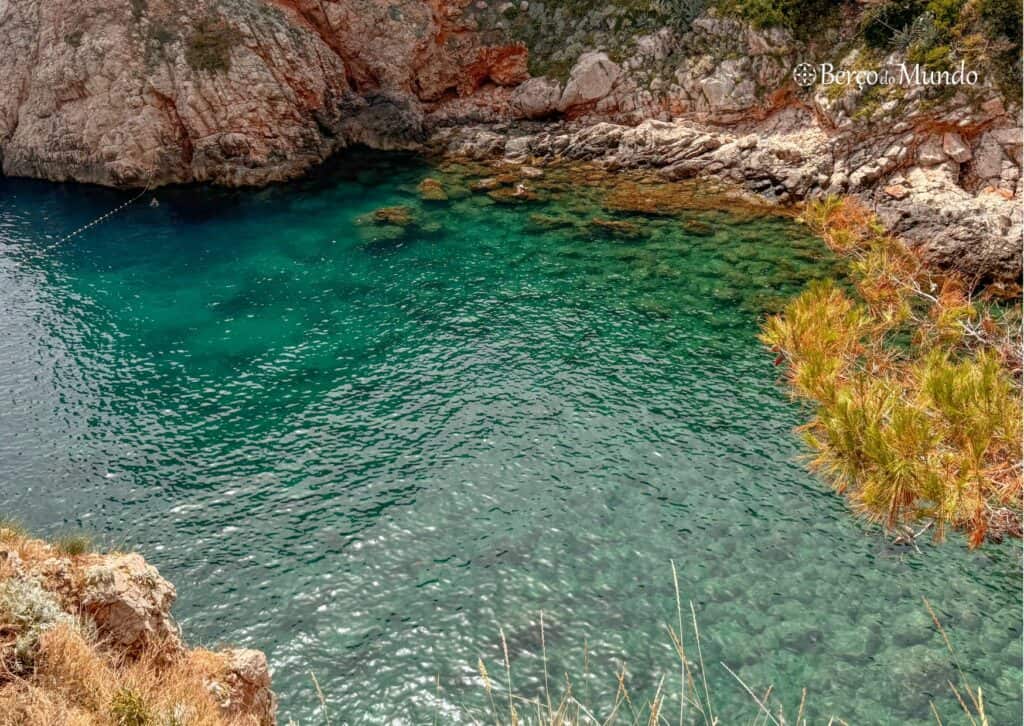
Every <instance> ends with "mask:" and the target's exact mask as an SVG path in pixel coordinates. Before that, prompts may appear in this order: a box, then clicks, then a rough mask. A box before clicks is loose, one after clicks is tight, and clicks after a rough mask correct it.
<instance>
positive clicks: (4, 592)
mask: <svg viewBox="0 0 1024 726" xmlns="http://www.w3.org/2000/svg"><path fill="white" fill-rule="evenodd" d="M61 623H66V624H68V625H74V619H73V618H72V617H71V616H70V615H69V614H68V613H66V612H64V611H63V610H61V608H60V605H59V604H58V603H57V601H56V600H55V599H54V597H53V595H51V594H50V593H48V592H47V591H46V590H44V589H43V588H42V587H41V586H40V585H39V583H38V582H36V581H35V580H30V579H26V578H20V577H11V578H9V579H6V580H3V581H0V624H2V626H3V629H4V630H9V631H12V634H13V636H14V659H15V662H14V663H8V664H7V666H8V667H13V668H14V669H15V670H17V671H23V670H26V669H28V668H30V667H31V665H32V663H33V661H34V660H35V653H36V650H37V648H38V645H39V636H40V635H42V634H43V633H44V632H46V631H47V630H49V629H50V628H52V627H54V626H56V625H59V624H61Z"/></svg>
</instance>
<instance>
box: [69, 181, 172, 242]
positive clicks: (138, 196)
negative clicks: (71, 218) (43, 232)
mask: <svg viewBox="0 0 1024 726" xmlns="http://www.w3.org/2000/svg"><path fill="white" fill-rule="evenodd" d="M152 184H153V180H152V179H150V180H149V181H148V182H146V188H145V189H143V190H142V191H141V192H139V193H138V194H136V195H135V196H134V197H132V198H131V199H129V200H128V201H127V202H125V203H124V204H122V205H120V206H118V207H114V208H113V209H111V210H110V211H109V212H107V213H106V214H101V215H100V216H99V217H96V219H94V220H92V221H91V222H89V223H88V224H85V225H82V226H81V227H79V228H78V229H76V230H75V231H74V232H72V233H71V234H68V235H65V236H63V237H61V238H60V239H59V240H57V241H56V242H54V243H53V244H55V245H58V244H62V243H64V242H67V241H68V240H69V239H73V238H75V237H77V236H78V235H80V234H82V233H83V232H85V231H86V230H89V229H92V228H93V227H95V226H96V225H97V224H100V223H102V222H105V221H106V220H108V219H110V218H111V217H113V216H114V215H115V214H117V213H118V212H120V211H121V210H123V209H124V208H125V207H128V206H130V205H132V204H134V203H135V202H137V201H139V200H140V199H141V198H142V196H143V195H144V194H145V193H146V192H148V191H149V187H150V186H151V185H152ZM51 246H52V245H51Z"/></svg>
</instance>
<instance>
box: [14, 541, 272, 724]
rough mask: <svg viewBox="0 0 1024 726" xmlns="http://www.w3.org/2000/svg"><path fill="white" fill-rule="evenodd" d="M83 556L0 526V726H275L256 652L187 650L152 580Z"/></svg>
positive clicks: (127, 559) (163, 587) (137, 563)
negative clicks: (99, 725) (80, 725)
mask: <svg viewBox="0 0 1024 726" xmlns="http://www.w3.org/2000/svg"><path fill="white" fill-rule="evenodd" d="M88 549H89V548H88V546H87V545H86V544H85V542H84V540H81V541H80V538H73V539H71V540H69V541H66V542H63V543H61V542H58V543H57V544H56V545H52V544H49V543H47V542H43V541H41V540H37V539H32V538H29V537H27V536H25V535H24V533H22V532H21V531H20V530H19V529H18V528H16V527H13V526H11V525H9V524H4V523H0V724H16V723H17V724H24V723H98V722H103V723H107V722H108V721H109V722H111V723H156V722H159V723H178V722H184V721H185V720H189V722H192V721H191V719H192V718H195V719H196V721H195V722H196V723H200V722H201V723H223V724H236V725H238V726H241V725H242V724H249V725H251V726H273V725H274V724H276V723H277V720H276V709H277V705H276V704H277V701H276V697H275V696H274V693H273V691H272V690H271V684H270V672H269V669H268V666H267V659H266V656H265V655H264V654H263V653H262V652H260V651H258V650H251V649H245V648H228V649H224V650H218V651H208V650H202V649H198V648H195V649H191V648H188V647H187V646H186V645H185V644H184V642H183V641H182V637H181V631H180V628H179V627H178V624H177V622H175V620H174V618H173V617H172V616H171V612H170V611H171V606H172V604H173V603H174V600H175V597H176V592H175V589H174V586H173V585H172V584H171V583H170V582H168V581H167V580H165V579H164V578H163V577H161V576H160V573H159V572H157V570H156V568H154V567H153V566H152V565H150V564H148V563H147V562H146V561H145V560H144V559H143V558H142V557H141V556H140V555H138V554H134V553H121V552H113V553H108V554H98V553H93V552H89V551H88ZM147 687H148V689H149V690H147ZM168 699H169V700H168ZM119 709H120V710H119ZM122 711H123V713H122ZM156 711H160V713H157V712H156ZM165 711H166V713H164V712H165ZM133 714H134V715H133ZM140 714H141V715H140ZM93 715H96V716H98V717H99V721H93V720H91V717H92V716H93ZM143 716H146V717H148V718H153V719H156V720H154V721H148V720H144V719H143V720H139V719H142V718H143ZM204 717H205V718H204ZM132 718H135V719H136V720H132ZM209 719H214V720H212V721H211V720H209Z"/></svg>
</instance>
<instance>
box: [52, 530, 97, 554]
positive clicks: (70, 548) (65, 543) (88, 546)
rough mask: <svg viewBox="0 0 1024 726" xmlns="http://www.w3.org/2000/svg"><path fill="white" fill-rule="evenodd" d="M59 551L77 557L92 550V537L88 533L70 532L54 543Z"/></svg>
mask: <svg viewBox="0 0 1024 726" xmlns="http://www.w3.org/2000/svg"><path fill="white" fill-rule="evenodd" d="M53 544H54V547H56V548H57V551H58V552H60V553H61V554H63V555H68V556H69V557H77V556H78V555H84V554H86V553H88V552H92V547H93V542H92V538H91V537H90V536H89V535H87V534H69V535H65V536H64V537H61V538H60V539H58V540H57V541H56V542H54V543H53Z"/></svg>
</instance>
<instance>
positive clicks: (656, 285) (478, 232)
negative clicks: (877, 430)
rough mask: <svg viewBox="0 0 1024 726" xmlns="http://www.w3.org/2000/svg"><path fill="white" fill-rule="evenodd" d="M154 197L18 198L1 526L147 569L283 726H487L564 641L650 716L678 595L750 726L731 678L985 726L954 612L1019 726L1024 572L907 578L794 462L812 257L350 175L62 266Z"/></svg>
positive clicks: (953, 563)
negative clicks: (775, 330)
mask: <svg viewBox="0 0 1024 726" xmlns="http://www.w3.org/2000/svg"><path fill="white" fill-rule="evenodd" d="M429 175H432V176H434V177H436V178H439V179H442V180H443V181H445V183H446V184H447V185H448V187H449V190H450V192H451V193H452V198H451V199H450V200H449V201H448V202H437V203H421V202H420V201H419V198H418V196H417V194H416V183H417V182H418V181H420V180H421V179H423V178H424V177H426V176H429ZM128 196H130V195H128V194H125V193H119V192H114V191H110V190H102V189H95V188H89V187H80V186H72V185H50V184H44V183H37V182H28V181H19V180H0V511H2V512H3V513H4V514H6V515H8V516H16V517H19V518H21V519H22V520H23V521H25V522H26V523H27V524H28V525H29V526H30V527H31V528H32V529H34V530H35V531H37V532H39V533H41V534H44V535H54V534H58V533H61V532H66V531H69V530H72V531H75V530H87V531H90V532H94V533H98V535H99V538H100V540H101V541H103V542H105V543H107V544H108V545H116V546H121V547H129V548H134V549H137V550H139V551H141V552H142V553H143V554H144V555H145V556H146V557H147V558H148V559H149V560H150V561H151V562H153V563H154V564H156V565H157V566H158V567H159V568H160V570H161V572H162V573H163V574H164V575H165V576H166V577H168V578H169V579H170V580H172V581H173V582H174V583H175V584H176V585H177V587H178V592H179V601H178V604H177V606H176V613H177V615H178V616H179V618H180V619H181V620H182V621H183V625H184V628H185V632H186V633H187V634H188V636H189V637H190V638H191V639H192V640H193V642H202V643H204V644H207V645H216V644H218V643H222V642H230V643H237V644H244V645H248V646H252V647H258V648H261V649H263V650H264V651H266V653H267V654H268V656H269V658H270V660H271V663H272V665H273V667H274V670H275V684H276V687H277V691H278V693H279V694H280V697H281V716H282V722H285V721H286V720H287V718H288V717H292V718H295V719H296V720H297V721H298V722H299V723H302V724H306V723H319V722H320V720H319V718H320V715H319V713H318V706H317V698H316V695H315V691H314V688H313V685H312V682H311V679H310V676H309V673H310V672H313V673H315V674H316V676H317V679H318V681H319V683H320V685H321V687H322V688H323V691H324V693H325V695H326V697H327V702H328V709H329V711H330V715H331V717H332V718H333V720H334V723H336V724H337V723H358V724H375V723H411V724H427V723H434V722H435V719H437V722H439V723H448V722H456V721H460V720H461V721H468V720H469V718H470V715H469V714H472V713H478V712H476V711H474V709H479V708H481V707H483V705H484V704H485V696H484V694H483V691H482V689H481V687H480V685H479V678H478V677H477V675H476V673H477V670H476V668H477V666H476V663H477V658H478V657H482V658H483V659H484V660H485V662H486V663H487V664H488V669H489V671H490V672H491V674H492V675H493V676H494V677H495V680H496V681H499V682H500V681H501V680H502V677H501V675H500V674H501V673H502V671H503V667H502V666H501V665H500V659H501V646H500V642H499V628H502V629H503V630H504V632H505V634H506V636H507V639H508V644H509V650H510V657H511V660H512V669H513V674H512V678H513V683H514V685H515V686H516V688H517V690H518V691H520V692H521V693H523V694H524V695H526V696H532V695H533V694H534V693H535V692H536V689H537V687H538V684H539V683H541V682H542V663H541V658H540V654H541V644H540V637H539V617H540V612H541V611H542V610H543V612H544V619H545V624H546V634H545V636H546V637H545V644H546V649H547V657H548V661H549V671H550V673H551V674H552V680H558V681H561V680H562V674H563V673H565V672H568V673H570V674H572V675H573V678H574V681H575V682H576V692H577V693H578V694H581V695H588V694H589V695H590V696H591V698H590V700H591V701H593V702H595V703H596V704H597V706H598V707H599V706H600V705H601V704H602V703H608V702H609V701H610V696H611V694H613V692H614V689H615V677H614V674H615V671H616V669H617V668H618V667H619V664H620V663H622V662H625V664H626V668H627V671H628V673H629V684H630V687H631V689H632V691H633V695H634V697H635V698H636V699H637V700H638V701H641V702H642V700H643V699H644V697H645V696H646V697H648V698H649V697H650V696H651V695H652V694H653V691H654V689H655V687H656V685H657V683H658V680H659V678H661V676H662V675H663V674H665V675H667V676H668V677H669V678H670V679H671V678H673V674H675V673H677V664H676V662H675V660H674V654H673V648H672V645H671V642H670V641H669V639H668V637H667V635H666V634H665V630H664V624H665V623H666V622H675V618H676V615H675V595H674V591H673V586H672V578H671V570H670V561H672V560H674V561H675V563H676V566H677V568H678V571H679V577H680V586H681V589H682V597H683V600H684V607H687V606H686V601H687V600H692V601H693V604H694V608H695V610H696V613H697V618H698V620H699V623H700V627H701V634H702V645H703V656H704V660H705V662H706V663H707V665H708V669H707V670H708V678H709V686H710V689H711V692H712V699H713V702H714V705H715V708H716V712H717V713H718V714H719V715H720V716H721V718H722V722H723V723H725V724H732V723H748V722H749V721H750V718H752V717H753V715H754V707H753V706H752V703H751V701H750V699H749V698H748V697H747V696H746V695H745V694H744V693H743V691H742V689H741V688H740V687H739V686H738V685H737V684H736V683H735V681H733V680H732V678H731V676H729V675H728V673H727V672H726V671H725V669H724V668H723V667H722V666H721V665H720V663H722V662H724V663H726V664H727V665H729V667H731V668H732V669H733V670H734V671H736V672H737V673H738V674H740V675H741V677H742V678H743V679H744V681H746V682H747V683H748V684H750V685H751V686H752V687H756V688H757V689H759V690H761V691H763V690H764V689H765V688H767V687H768V686H769V685H774V689H773V693H774V694H775V695H776V696H777V697H778V698H779V699H780V701H781V702H782V703H784V704H785V705H786V707H787V710H788V712H789V713H790V718H792V714H793V713H794V712H795V709H796V705H797V704H798V702H799V700H800V693H801V689H802V688H804V687H806V688H807V690H808V697H807V704H808V705H807V713H808V714H809V715H810V717H811V722H812V723H824V722H826V721H827V720H828V716H830V715H836V716H839V717H842V718H844V719H846V720H847V721H849V722H850V723H855V724H896V723H899V724H903V723H915V724H916V723H931V722H933V720H932V718H931V716H930V710H929V705H928V704H929V701H930V700H933V701H934V702H935V703H936V706H937V707H938V708H939V710H940V712H942V713H943V714H944V716H945V717H946V719H947V722H949V723H958V722H959V721H958V717H957V707H956V705H955V702H954V701H953V700H952V698H951V697H950V696H949V695H948V687H947V686H946V680H947V679H950V678H955V677H956V675H955V670H954V669H953V667H952V664H951V661H950V658H949V657H948V655H947V654H946V652H945V650H944V647H943V644H942V640H941V638H940V636H939V635H938V633H937V632H936V631H935V629H934V627H933V626H932V624H931V620H930V618H929V616H928V614H927V612H926V611H925V609H924V606H923V605H922V601H921V598H922V597H927V598H928V599H929V600H930V601H931V602H932V604H933V605H934V606H935V608H936V610H937V612H938V614H939V615H940V617H942V619H943V620H944V624H945V625H946V626H947V627H948V630H949V632H950V635H951V637H952V640H953V642H954V644H955V645H956V648H957V653H958V657H959V659H960V661H961V663H962V664H963V665H964V667H965V671H966V672H967V675H968V677H969V678H970V679H971V681H972V682H974V683H976V684H978V685H980V686H982V687H983V689H984V695H985V701H986V703H987V705H988V709H989V712H990V715H991V716H992V722H993V723H994V724H996V723H998V724H1006V723H1014V722H1019V716H1020V712H1021V668H1020V665H1021V645H1020V638H1021V626H1020V613H1021V592H1020V552H1019V543H1008V544H1005V545H1002V546H992V547H987V548H986V549H984V550H982V551H980V552H969V551H967V550H966V548H965V547H964V546H963V543H962V541H959V540H957V539H954V540H953V541H950V542H949V543H947V544H945V545H938V546H935V545H931V544H928V543H925V544H923V545H922V547H921V551H920V552H917V551H914V550H913V549H907V548H901V547H894V546H892V545H889V544H888V543H887V540H886V538H885V537H883V536H882V535H880V533H878V532H877V531H876V530H874V529H873V528H871V527H868V526H866V525H863V524H861V523H860V522H858V521H857V520H855V519H854V518H852V517H851V516H850V515H849V513H848V512H847V510H846V508H845V506H844V505H843V503H842V502H841V501H840V500H839V499H838V498H837V497H836V496H834V495H833V494H831V493H830V492H829V490H828V489H827V487H826V486H825V485H823V484H822V483H821V482H819V481H818V480H817V479H815V478H814V477H813V476H811V475H809V474H807V473H806V472H805V470H804V469H803V467H802V465H801V464H800V462H799V461H798V456H799V455H800V454H801V451H802V449H801V446H800V444H799V441H798V440H797V438H796V436H795V435H794V434H793V432H792V429H793V427H794V425H796V424H797V423H798V422H799V421H800V414H799V411H798V409H797V408H796V407H795V406H794V405H793V404H791V403H790V402H788V400H787V398H786V394H785V390H784V389H783V388H782V387H780V386H779V385H778V382H777V376H778V371H777V369H775V368H774V367H773V366H772V360H771V356H769V355H767V354H766V353H765V351H764V350H763V349H762V348H761V347H760V346H759V344H758V343H757V341H756V339H755V335H756V333H757V326H758V319H759V317H760V316H761V315H763V314H764V312H765V310H767V309H771V308H772V307H773V306H775V305H777V304H778V300H779V298H780V296H786V295H791V294H793V293H794V292H796V291H797V290H799V289H800V287H801V286H802V285H803V284H805V283H806V281H807V280H810V279H813V278H815V277H819V276H823V275H827V274H833V273H834V272H835V271H836V267H837V266H836V263H835V262H834V261H833V260H830V259H829V258H828V256H827V254H826V253H825V252H824V250H823V249H822V246H821V244H820V243H819V242H818V241H816V240H814V239H813V238H811V237H809V236H808V235H807V233H806V232H805V231H804V230H803V229H802V228H801V227H799V226H798V225H796V224H795V223H793V222H792V221H789V220H786V219H779V218H773V217H768V216H757V215H751V214H743V215H740V214H737V213H731V212H726V211H709V210H703V211H697V210H695V211H692V212H684V213H682V214H679V215H667V216H661V217H651V216H648V217H644V216H641V215H630V214H627V213H618V214H612V213H609V212H608V211H607V210H603V209H601V207H600V205H601V197H600V194H599V193H597V192H587V191H586V190H583V189H579V190H577V191H575V192H573V193H571V194H568V193H567V194H564V195H562V196H561V197H559V198H557V199H554V200H550V201H539V202H536V203H528V204H519V205H502V204H495V203H493V202H492V200H491V199H490V198H488V197H487V196H486V195H484V194H480V193H470V192H469V191H468V190H466V189H465V187H464V186H463V185H461V184H460V183H459V180H457V179H454V178H453V177H451V176H446V175H444V174H442V173H440V172H438V171H437V170H436V169H431V168H430V167H428V166H426V165H425V164H423V163H420V162H417V161H415V160H411V159H404V158H398V157H380V156H376V157H375V156H366V155H353V156H349V157H345V158H343V159H341V160H340V161H339V162H338V163H336V164H335V165H333V166H332V168H330V169H328V170H325V171H323V172H322V173H319V174H317V175H316V176H315V177H313V178H310V179H308V180H304V181H301V182H296V183H293V184H290V185H287V186H280V187H273V188H269V189H265V190H261V191H252V190H250V191H225V190H216V189H206V188H183V189H174V190H162V191H160V192H159V193H158V194H157V197H158V198H159V200H160V206H159V207H158V208H152V207H150V206H148V205H147V204H146V203H145V202H146V201H148V199H149V197H146V199H144V200H143V201H142V203H140V204H137V205H135V206H133V207H130V208H129V209H128V210H126V211H125V212H123V213H121V214H120V215H118V216H116V217H114V218H113V219H112V220H111V221H109V222H107V223H106V224H104V225H102V226H99V227H96V228H94V229H93V230H91V231H90V232H88V233H87V234H85V235H83V236H81V237H79V238H77V239H75V240H74V241H72V242H69V243H66V244H54V242H55V241H56V240H57V239H58V238H59V237H60V236H61V235H63V234H65V233H67V232H68V231H70V230H71V229H74V228H76V227H78V226H80V225H81V224H83V223H85V222H87V221H88V220H89V219H91V218H93V217H94V216H96V215H98V214H101V213H103V212H105V211H106V210H107V209H109V208H110V207H112V206H114V205H116V204H119V203H120V202H121V201H123V200H124V199H125V198H127V197H128ZM395 204H405V205H410V206H411V207H412V210H413V213H414V214H415V216H416V224H415V225H413V226H410V227H407V228H406V229H405V230H400V229H398V228H396V227H389V226H380V225H374V224H367V223H366V219H365V218H363V219H360V217H361V216H362V215H366V214H368V213H370V212H372V211H373V210H374V209H376V208H378V207H381V206H383V205H395ZM538 215H542V216H538ZM595 215H596V216H598V217H599V218H602V219H613V220H616V221H626V222H630V223H631V224H632V225H635V227H630V226H628V225H627V226H620V228H619V229H618V230H610V229H608V228H607V227H600V226H594V225H592V224H590V223H589V220H590V219H591V218H592V217H594V216H595ZM584 644H586V649H587V652H588V665H587V668H586V671H587V673H588V674H589V675H585V674H584V668H583V651H584ZM691 654H692V649H691ZM437 683H439V684H440V688H438V686H437V685H436V684H437ZM673 718H674V717H673Z"/></svg>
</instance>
